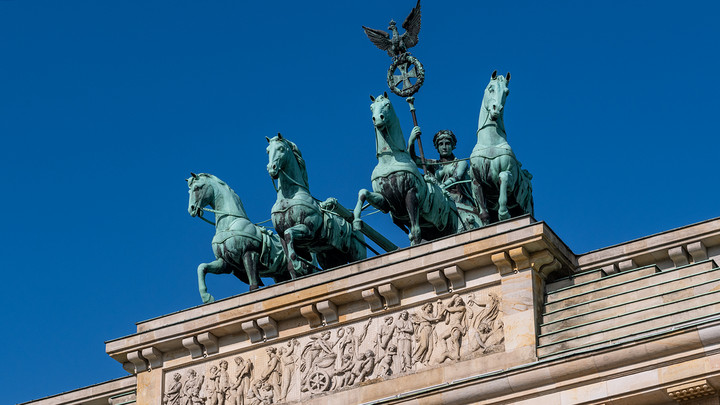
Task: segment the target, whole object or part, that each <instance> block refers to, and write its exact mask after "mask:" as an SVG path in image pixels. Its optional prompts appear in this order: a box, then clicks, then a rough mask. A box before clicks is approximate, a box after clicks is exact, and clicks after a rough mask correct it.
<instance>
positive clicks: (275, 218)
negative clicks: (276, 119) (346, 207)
mask: <svg viewBox="0 0 720 405" xmlns="http://www.w3.org/2000/svg"><path fill="white" fill-rule="evenodd" d="M267 141H268V143H269V145H268V147H267V152H268V160H269V162H268V165H267V170H268V173H269V174H270V177H272V178H273V180H277V181H278V187H277V201H276V202H275V205H273V207H272V216H271V218H272V222H273V226H274V227H275V230H276V231H277V232H278V234H279V235H281V237H282V242H283V249H284V250H285V255H286V256H287V257H288V258H289V260H288V270H289V271H290V274H291V275H293V276H294V275H297V274H298V273H302V272H303V271H305V270H304V269H307V268H309V267H312V266H313V265H312V264H311V262H310V260H309V258H310V253H314V254H315V256H316V258H317V262H318V263H319V264H320V267H322V268H323V269H324V270H327V269H331V268H333V267H337V266H341V265H343V264H346V263H349V262H354V261H357V260H361V259H364V258H366V257H367V251H366V248H365V247H366V244H365V239H364V237H363V234H362V233H360V232H359V231H355V230H353V227H352V225H351V224H350V223H348V222H347V221H346V220H345V219H344V218H343V216H341V215H339V214H338V213H337V212H338V208H339V207H337V206H338V205H339V204H337V201H336V200H335V199H332V198H331V199H328V200H326V201H325V202H322V203H320V202H319V201H318V200H316V199H315V198H313V197H312V195H311V194H310V186H309V183H308V176H307V170H306V168H305V160H304V159H303V157H302V154H301V153H300V149H298V147H297V145H295V144H294V143H293V142H290V141H289V140H287V139H285V138H284V137H283V136H282V135H280V134H278V136H276V137H274V138H272V139H269V138H267Z"/></svg>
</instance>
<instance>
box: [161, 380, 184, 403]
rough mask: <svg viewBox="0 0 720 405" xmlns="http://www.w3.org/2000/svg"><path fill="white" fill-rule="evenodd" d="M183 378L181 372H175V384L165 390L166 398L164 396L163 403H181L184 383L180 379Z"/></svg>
mask: <svg viewBox="0 0 720 405" xmlns="http://www.w3.org/2000/svg"><path fill="white" fill-rule="evenodd" d="M181 379H182V376H181V375H180V373H175V374H174V375H173V380H174V381H175V382H174V383H173V385H171V386H170V388H169V389H168V390H167V392H165V398H163V404H165V405H181V404H180V400H181V399H182V383H181V382H180V380H181Z"/></svg>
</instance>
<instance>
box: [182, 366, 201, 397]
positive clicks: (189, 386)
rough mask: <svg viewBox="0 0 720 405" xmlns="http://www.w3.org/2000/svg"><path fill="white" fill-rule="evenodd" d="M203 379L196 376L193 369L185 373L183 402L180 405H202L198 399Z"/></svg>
mask: <svg viewBox="0 0 720 405" xmlns="http://www.w3.org/2000/svg"><path fill="white" fill-rule="evenodd" d="M204 381H205V377H204V376H202V375H198V374H197V372H196V371H195V370H193V369H190V370H188V372H187V381H185V386H183V394H184V396H183V401H182V405H195V404H200V405H204V401H203V400H202V399H201V398H200V389H201V388H202V385H203V382H204Z"/></svg>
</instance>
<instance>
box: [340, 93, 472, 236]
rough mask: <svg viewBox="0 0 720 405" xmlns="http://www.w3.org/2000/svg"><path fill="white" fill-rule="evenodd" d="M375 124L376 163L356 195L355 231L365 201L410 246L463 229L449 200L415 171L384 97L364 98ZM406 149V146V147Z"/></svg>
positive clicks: (413, 162)
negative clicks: (395, 227)
mask: <svg viewBox="0 0 720 405" xmlns="http://www.w3.org/2000/svg"><path fill="white" fill-rule="evenodd" d="M370 99H371V100H372V104H371V105H370V109H371V110H372V120H373V125H374V126H375V148H376V153H375V155H376V157H377V159H378V164H377V165H376V166H375V169H374V170H373V172H372V177H371V181H372V189H373V191H372V192H370V191H368V190H365V189H362V190H360V191H359V192H358V202H357V205H356V206H355V211H354V214H355V221H354V226H355V229H360V227H361V226H362V221H361V219H360V214H361V211H362V207H363V204H364V203H365V201H367V202H368V203H370V205H372V206H373V207H375V208H377V209H379V210H380V211H382V212H384V213H388V212H389V213H390V216H391V217H392V220H393V222H394V223H395V224H396V225H398V226H399V227H400V228H401V229H403V230H404V231H406V232H407V231H408V228H409V232H408V237H409V238H410V243H411V244H412V245H417V244H418V243H420V242H421V241H423V240H433V239H437V238H440V237H443V236H448V235H452V234H454V233H457V232H459V231H461V230H462V229H463V227H462V222H461V221H460V219H459V216H458V211H457V207H456V206H455V202H454V201H453V200H452V199H450V198H449V197H448V196H446V195H445V193H443V191H442V189H441V188H440V187H439V186H438V185H437V184H435V183H434V182H428V181H426V180H425V179H424V178H423V176H422V175H421V174H420V172H419V171H418V168H417V165H416V164H415V161H413V159H412V157H411V156H410V153H409V152H408V148H407V147H406V146H405V138H404V137H403V133H402V129H401V128H400V119H399V118H398V117H397V115H396V114H395V109H394V108H393V105H392V103H391V102H390V99H389V98H388V96H387V93H385V94H384V95H381V96H378V97H377V98H375V97H372V96H370ZM411 146H412V145H411Z"/></svg>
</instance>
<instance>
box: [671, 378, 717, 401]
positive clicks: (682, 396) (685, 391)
mask: <svg viewBox="0 0 720 405" xmlns="http://www.w3.org/2000/svg"><path fill="white" fill-rule="evenodd" d="M666 392H667V394H668V396H669V397H670V398H672V399H674V400H675V401H677V402H678V403H682V402H684V401H689V400H691V399H697V398H702V397H707V396H710V395H715V393H716V392H715V388H713V386H712V385H710V384H709V383H708V381H707V380H705V379H703V380H696V381H692V382H688V383H685V384H681V385H677V386H674V387H670V388H668V389H667V390H666Z"/></svg>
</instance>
